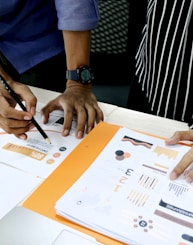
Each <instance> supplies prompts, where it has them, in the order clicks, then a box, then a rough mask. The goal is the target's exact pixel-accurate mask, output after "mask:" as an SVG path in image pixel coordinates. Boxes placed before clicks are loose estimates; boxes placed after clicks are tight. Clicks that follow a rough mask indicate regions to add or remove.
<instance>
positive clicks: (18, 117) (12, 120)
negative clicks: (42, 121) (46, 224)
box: [0, 75, 50, 143]
mask: <svg viewBox="0 0 193 245" xmlns="http://www.w3.org/2000/svg"><path fill="white" fill-rule="evenodd" d="M0 82H1V83H2V84H3V85H4V88H5V89H6V90H7V92H9V94H10V96H11V97H12V99H14V100H15V102H16V103H17V104H18V105H19V106H20V107H21V109H22V110H23V112H27V109H26V107H25V106H24V104H23V103H22V101H21V100H20V98H19V97H18V95H17V94H16V93H15V92H14V91H13V89H12V88H11V87H10V85H9V84H8V83H7V82H6V80H5V79H4V78H3V76H2V75H0ZM19 86H21V87H22V88H23V90H22V94H24V96H25V97H26V98H27V99H28V103H29V101H34V100H35V104H36V98H35V96H34V95H33V94H32V92H31V91H30V89H29V88H28V87H27V86H26V85H23V84H20V85H19ZM29 98H31V100H30V99H29ZM0 104H1V107H0V127H1V128H3V129H4V130H5V131H6V132H7V133H12V134H14V135H15V136H16V137H19V138H22V139H27V135H26V132H27V131H29V130H30V128H31V127H32V124H33V125H34V126H35V127H36V128H37V130H38V131H39V132H40V134H41V135H42V137H43V138H44V139H45V140H46V141H47V142H48V143H50V140H49V138H48V136H47V135H46V134H45V132H44V131H43V130H42V128H41V127H40V126H39V124H38V123H37V122H36V120H35V119H34V117H32V115H31V114H28V115H27V114H26V113H25V114H24V113H21V111H17V110H15V109H14V108H13V107H11V105H10V103H9V99H8V98H6V96H4V93H3V91H2V93H1V96H0ZM33 108H35V106H34V107H33ZM34 126H33V127H34Z"/></svg>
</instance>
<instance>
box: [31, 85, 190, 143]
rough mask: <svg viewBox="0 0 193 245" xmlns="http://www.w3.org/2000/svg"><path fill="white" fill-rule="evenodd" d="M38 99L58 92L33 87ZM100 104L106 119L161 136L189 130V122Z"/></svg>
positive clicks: (46, 97)
mask: <svg viewBox="0 0 193 245" xmlns="http://www.w3.org/2000/svg"><path fill="white" fill-rule="evenodd" d="M31 89H32V91H33V92H34V94H35V95H36V96H37V98H38V100H39V101H40V102H42V103H47V102H48V101H49V100H51V99H54V98H55V97H56V96H57V95H58V93H57V92H52V91H47V90H44V89H39V88H35V87H31ZM99 106H100V107H101V109H102V110H103V112H104V117H105V121H106V122H109V123H112V124H118V125H121V126H124V127H128V128H131V129H135V130H140V131H143V132H147V133H150V134H154V135H157V136H161V137H166V138H167V137H170V136H171V135H172V134H173V133H174V132H175V131H179V130H188V129H189V128H188V126H187V123H183V122H179V121H175V120H171V119H167V118H162V117H158V116H154V115H150V114H146V113H142V112H138V111H133V110H129V109H125V108H121V107H118V106H115V105H111V104H106V103H102V102H99Z"/></svg>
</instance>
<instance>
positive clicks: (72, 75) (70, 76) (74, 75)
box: [66, 70, 79, 81]
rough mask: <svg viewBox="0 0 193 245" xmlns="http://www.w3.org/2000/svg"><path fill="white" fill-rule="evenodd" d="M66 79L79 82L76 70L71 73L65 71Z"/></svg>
mask: <svg viewBox="0 0 193 245" xmlns="http://www.w3.org/2000/svg"><path fill="white" fill-rule="evenodd" d="M66 79H69V80H75V81H79V77H78V72H77V70H73V71H72V70H71V71H69V70H67V71H66Z"/></svg>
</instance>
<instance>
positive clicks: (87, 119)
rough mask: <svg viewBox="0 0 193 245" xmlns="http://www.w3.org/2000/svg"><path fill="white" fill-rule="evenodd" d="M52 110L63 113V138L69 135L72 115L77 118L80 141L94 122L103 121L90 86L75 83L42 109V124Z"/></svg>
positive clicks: (77, 133)
mask: <svg viewBox="0 0 193 245" xmlns="http://www.w3.org/2000/svg"><path fill="white" fill-rule="evenodd" d="M54 110H63V111H64V125H63V131H62V135H63V136H67V135H69V133H70V129H71V126H72V121H73V117H74V115H76V116H77V126H76V137H77V138H78V139H81V138H82V137H83V136H84V133H89V132H90V131H91V130H92V129H93V128H94V125H95V122H97V123H98V122H99V121H102V120H103V112H102V110H101V109H100V108H99V106H98V104H97V100H96V97H95V96H94V94H93V93H92V92H91V88H90V86H84V85H81V84H80V85H79V84H77V82H75V83H74V85H71V86H69V87H67V88H66V90H65V91H64V93H63V94H61V95H59V96H58V97H56V98H55V99H54V100H52V101H50V102H49V103H48V104H47V105H46V106H45V107H44V108H42V110H41V113H42V116H43V123H47V122H48V119H49V114H50V113H51V112H52V111H54Z"/></svg>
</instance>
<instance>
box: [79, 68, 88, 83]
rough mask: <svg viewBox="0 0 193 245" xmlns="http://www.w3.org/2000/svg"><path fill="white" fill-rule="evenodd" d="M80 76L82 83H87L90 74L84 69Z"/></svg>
mask: <svg viewBox="0 0 193 245" xmlns="http://www.w3.org/2000/svg"><path fill="white" fill-rule="evenodd" d="M80 75H81V79H82V80H83V81H88V80H90V79H91V74H90V71H89V70H86V69H85V70H82V71H81V74H80Z"/></svg>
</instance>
